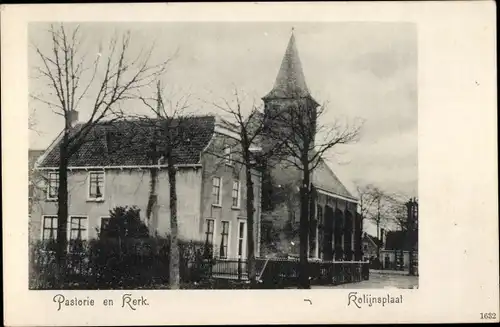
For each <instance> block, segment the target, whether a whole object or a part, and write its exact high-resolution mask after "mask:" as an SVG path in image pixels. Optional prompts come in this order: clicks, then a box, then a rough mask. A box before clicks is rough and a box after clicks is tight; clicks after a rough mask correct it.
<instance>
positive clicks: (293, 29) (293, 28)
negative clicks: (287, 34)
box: [292, 26, 295, 35]
mask: <svg viewBox="0 0 500 327" xmlns="http://www.w3.org/2000/svg"><path fill="white" fill-rule="evenodd" d="M293 31H295V27H293V26H292V35H293Z"/></svg>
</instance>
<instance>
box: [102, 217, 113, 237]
mask: <svg viewBox="0 0 500 327" xmlns="http://www.w3.org/2000/svg"><path fill="white" fill-rule="evenodd" d="M103 219H111V216H100V217H99V235H102V221H103Z"/></svg>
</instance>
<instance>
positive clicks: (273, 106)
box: [262, 28, 319, 129]
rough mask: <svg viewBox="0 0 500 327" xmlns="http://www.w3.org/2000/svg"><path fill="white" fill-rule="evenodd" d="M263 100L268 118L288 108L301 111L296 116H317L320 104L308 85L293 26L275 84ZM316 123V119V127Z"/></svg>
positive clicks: (303, 117)
mask: <svg viewBox="0 0 500 327" xmlns="http://www.w3.org/2000/svg"><path fill="white" fill-rule="evenodd" d="M262 100H263V101H264V115H265V117H266V118H268V117H276V115H278V113H279V112H284V111H285V112H286V111H287V110H295V111H300V112H294V113H295V114H296V115H295V117H301V119H307V117H310V118H313V119H314V120H315V118H316V108H317V107H318V106H319V104H318V103H317V102H316V100H314V99H313V97H312V96H311V94H310V92H309V88H308V87H307V84H306V79H305V76H304V72H303V70H302V63H301V61H300V58H299V52H298V50H297V45H296V42H295V35H294V33H293V28H292V33H291V36H290V40H289V41H288V46H287V48H286V51H285V55H284V56H283V60H282V61H281V66H280V69H279V71H278V76H277V77H276V81H275V82H274V86H273V88H272V90H271V91H270V92H269V93H268V94H267V95H266V96H264V97H263V98H262ZM268 125H269V124H268ZM315 125H316V124H315V121H314V122H313V128H314V129H315V127H316V126H315Z"/></svg>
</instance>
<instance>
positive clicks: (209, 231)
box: [205, 219, 215, 251]
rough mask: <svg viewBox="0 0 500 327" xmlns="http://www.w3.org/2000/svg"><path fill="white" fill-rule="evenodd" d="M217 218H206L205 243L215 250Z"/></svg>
mask: <svg viewBox="0 0 500 327" xmlns="http://www.w3.org/2000/svg"><path fill="white" fill-rule="evenodd" d="M214 228H215V220H213V219H207V220H205V244H206V245H207V246H209V247H210V249H211V250H212V251H213V246H214Z"/></svg>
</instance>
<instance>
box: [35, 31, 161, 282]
mask: <svg viewBox="0 0 500 327" xmlns="http://www.w3.org/2000/svg"><path fill="white" fill-rule="evenodd" d="M47 33H48V37H49V38H50V42H51V46H50V50H43V48H42V47H40V46H38V45H35V44H33V48H34V50H35V52H36V54H37V56H38V58H39V59H40V64H39V65H37V66H36V67H35V72H36V76H33V78H37V79H42V80H43V81H44V82H45V83H46V89H45V90H44V91H43V92H42V94H35V93H34V92H32V93H31V94H30V96H31V98H32V99H34V100H37V101H39V102H41V103H43V104H44V105H46V106H47V107H48V108H50V109H51V110H52V112H53V113H54V114H56V115H59V116H62V117H63V119H64V128H63V132H62V139H61V141H60V143H59V167H58V168H59V170H58V172H59V187H58V200H57V201H58V212H57V217H58V226H57V229H58V232H57V260H58V267H59V268H61V267H64V266H65V265H66V263H65V257H66V251H67V250H66V248H67V240H66V233H67V232H66V231H67V228H66V226H67V217H68V172H67V168H68V164H69V159H70V158H71V156H72V155H73V154H75V153H76V152H77V151H78V150H79V149H80V147H81V146H82V145H83V144H84V143H85V142H86V140H87V136H88V135H89V133H90V131H92V130H93V127H94V126H95V125H96V124H98V123H99V122H100V121H102V120H104V119H109V118H110V117H112V116H113V115H114V113H115V110H116V109H117V108H118V107H119V106H120V104H121V103H122V102H124V101H126V100H129V99H133V98H135V97H136V92H137V91H138V90H140V89H141V88H142V87H144V86H147V85H149V84H151V83H152V82H153V81H154V80H155V79H156V77H157V76H159V75H161V74H162V73H163V72H164V71H165V69H166V65H167V63H168V60H166V61H163V62H160V63H158V64H150V58H151V54H152V52H153V49H154V46H151V47H150V48H149V49H147V50H146V51H141V52H140V53H139V54H138V55H137V56H133V55H132V54H131V49H130V46H131V43H130V42H131V39H130V33H125V34H124V35H122V36H118V35H115V36H114V37H113V38H112V39H111V41H110V42H109V46H108V48H107V49H104V48H103V47H102V46H98V48H97V49H96V50H97V51H96V52H93V53H87V52H86V51H84V47H83V46H82V39H83V38H82V33H81V30H80V26H76V27H74V28H70V27H68V26H65V25H64V24H57V25H51V27H50V29H49V30H48V31H47ZM96 53H97V54H96ZM82 99H86V100H89V99H90V101H91V102H90V103H91V104H90V107H89V108H86V110H88V111H89V118H88V119H86V120H85V121H84V122H82V123H81V124H79V125H77V126H75V125H74V124H73V122H74V121H75V118H76V117H77V113H78V111H77V110H78V109H79V105H80V103H81V101H82ZM59 270H60V271H59V273H60V274H61V273H62V270H61V269H59ZM60 277H63V276H60Z"/></svg>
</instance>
